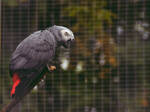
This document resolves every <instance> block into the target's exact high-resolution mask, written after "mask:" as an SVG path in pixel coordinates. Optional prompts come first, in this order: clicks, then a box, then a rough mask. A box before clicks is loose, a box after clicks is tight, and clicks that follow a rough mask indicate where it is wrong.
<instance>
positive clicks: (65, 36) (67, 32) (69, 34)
mask: <svg viewBox="0 0 150 112" xmlns="http://www.w3.org/2000/svg"><path fill="white" fill-rule="evenodd" d="M61 35H62V37H63V39H64V40H65V41H68V40H70V39H71V40H73V39H74V35H73V33H72V31H71V30H69V29H65V30H61Z"/></svg>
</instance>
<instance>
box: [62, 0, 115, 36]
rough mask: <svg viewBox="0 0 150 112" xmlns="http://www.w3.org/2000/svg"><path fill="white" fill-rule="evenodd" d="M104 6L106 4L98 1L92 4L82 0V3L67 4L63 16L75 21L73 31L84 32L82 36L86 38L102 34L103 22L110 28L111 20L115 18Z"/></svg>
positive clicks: (95, 0)
mask: <svg viewBox="0 0 150 112" xmlns="http://www.w3.org/2000/svg"><path fill="white" fill-rule="evenodd" d="M89 3H90V4H89ZM106 5H107V4H106V2H104V1H100V0H99V1H98V0H94V1H92V2H89V0H84V2H79V3H72V4H68V7H67V8H65V9H64V15H65V16H69V17H70V18H71V19H75V24H74V25H73V30H74V31H75V32H79V31H81V33H83V32H85V33H84V34H83V35H82V36H86V38H88V37H90V36H95V34H100V33H103V24H104V22H106V23H107V25H108V26H110V25H112V18H116V15H115V14H114V13H112V12H111V11H109V10H108V9H106V8H105V6H106ZM87 33H88V35H87Z"/></svg>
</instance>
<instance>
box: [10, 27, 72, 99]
mask: <svg viewBox="0 0 150 112" xmlns="http://www.w3.org/2000/svg"><path fill="white" fill-rule="evenodd" d="M73 41H74V35H73V32H72V31H71V30H69V29H68V28H66V27H63V26H56V25H54V26H52V27H49V28H47V29H45V30H40V31H36V32H34V33H33V34H31V35H29V36H28V37H27V38H25V39H24V40H23V41H22V42H21V43H20V44H19V45H18V46H17V48H16V50H15V51H14V52H13V54H12V57H11V60H10V75H11V77H12V79H13V86H12V90H11V96H12V97H13V98H16V99H17V98H21V97H22V96H24V95H25V94H27V93H28V92H29V91H30V90H31V89H32V88H33V87H34V86H35V85H36V84H37V83H38V82H39V81H40V79H41V78H42V77H43V75H44V72H43V70H44V68H45V67H48V69H50V68H49V67H50V66H51V65H52V61H53V58H54V57H55V51H56V49H57V48H58V47H60V46H64V47H66V48H68V47H69V46H70V45H71V43H72V42H73Z"/></svg>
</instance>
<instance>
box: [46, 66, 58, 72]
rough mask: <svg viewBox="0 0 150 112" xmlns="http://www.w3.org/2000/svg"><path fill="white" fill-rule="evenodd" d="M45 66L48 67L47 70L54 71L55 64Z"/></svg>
mask: <svg viewBox="0 0 150 112" xmlns="http://www.w3.org/2000/svg"><path fill="white" fill-rule="evenodd" d="M47 68H48V70H49V71H54V70H55V69H56V67H55V66H48V67H47Z"/></svg>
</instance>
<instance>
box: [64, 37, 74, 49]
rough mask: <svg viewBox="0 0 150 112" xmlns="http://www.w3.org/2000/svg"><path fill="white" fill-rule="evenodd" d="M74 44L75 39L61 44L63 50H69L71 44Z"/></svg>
mask: <svg viewBox="0 0 150 112" xmlns="http://www.w3.org/2000/svg"><path fill="white" fill-rule="evenodd" d="M74 42H75V39H72V40H71V39H70V40H68V41H67V42H65V43H64V44H63V46H64V47H65V48H70V47H71V46H72V45H73V44H74Z"/></svg>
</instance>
